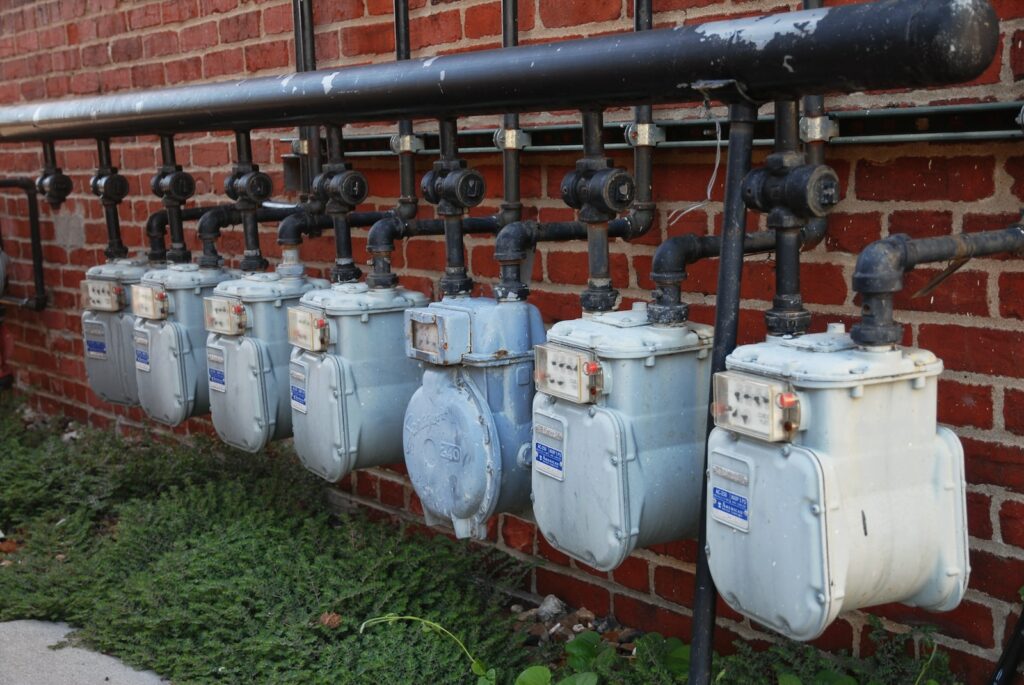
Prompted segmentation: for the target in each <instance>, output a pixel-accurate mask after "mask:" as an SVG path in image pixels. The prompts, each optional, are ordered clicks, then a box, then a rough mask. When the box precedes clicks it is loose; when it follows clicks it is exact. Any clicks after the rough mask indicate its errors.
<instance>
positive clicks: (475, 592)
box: [0, 397, 954, 685]
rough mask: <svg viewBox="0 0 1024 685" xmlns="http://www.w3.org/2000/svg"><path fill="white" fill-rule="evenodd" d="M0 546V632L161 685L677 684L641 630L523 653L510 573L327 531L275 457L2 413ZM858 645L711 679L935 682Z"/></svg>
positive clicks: (720, 666)
mask: <svg viewBox="0 0 1024 685" xmlns="http://www.w3.org/2000/svg"><path fill="white" fill-rule="evenodd" d="M0 530H2V531H3V532H4V533H5V534H6V536H7V539H6V540H5V541H4V544H3V545H2V546H0V621H2V620H13V619H26V618H32V619H42V620H58V621H67V622H68V623H70V624H72V625H74V626H75V627H76V628H78V630H77V632H76V633H74V634H73V635H72V637H71V641H72V642H74V643H77V644H81V645H83V646H86V647H90V648H93V649H97V650H100V651H103V652H106V653H109V654H113V655H115V656H117V657H119V658H121V659H123V660H124V661H126V662H128V663H130V664H132V665H133V666H137V667H140V668H148V669H153V670H155V671H156V672H158V673H160V674H161V675H163V676H165V677H168V678H170V679H171V680H173V682H175V683H232V684H234V683H275V684H277V683H284V684H288V683H304V684H305V683H331V684H336V683H340V684H345V683H360V684H364V683H372V684H375V685H376V684H381V685H405V684H408V685H435V684H437V685H442V684H445V683H471V684H474V683H475V684H478V685H496V684H497V683H508V684H515V685H554V684H558V685H606V684H607V685H655V684H673V683H685V682H686V672H687V669H688V664H689V648H688V646H686V645H685V644H683V643H682V642H681V641H679V640H678V639H676V638H665V637H663V636H661V635H659V634H657V633H648V634H647V635H644V636H643V637H641V638H640V639H639V640H638V641H637V643H636V650H635V652H634V653H633V654H632V655H629V656H624V655H622V654H619V653H617V652H616V650H615V648H614V647H612V646H611V645H609V644H607V643H605V642H603V641H602V640H601V638H600V636H599V635H597V634H596V633H583V634H581V635H578V636H577V637H576V638H575V639H573V640H572V641H570V642H569V643H567V644H565V645H555V644H546V645H545V646H544V647H541V648H530V647H526V646H525V645H524V636H523V635H519V634H516V633H515V631H514V628H513V615H512V614H511V613H510V612H509V611H508V609H507V604H508V595H507V590H508V589H509V588H511V587H516V586H519V585H520V584H521V581H522V578H523V574H524V573H525V571H526V569H525V568H524V567H523V566H522V565H521V564H518V563H517V562H515V561H513V560H512V559H510V558H509V557H507V556H505V555H503V554H500V553H496V552H488V551H486V550H482V549H479V548H475V547H473V546H471V545H466V544H457V543H453V542H451V541H450V540H448V539H446V538H444V537H433V538H431V537H427V536H423V535H421V534H410V533H408V532H405V531H402V530H401V529H400V528H399V527H397V526H396V525H394V523H393V522H390V521H389V522H376V521H372V520H369V519H367V518H365V517H361V516H345V517H339V516H336V515H333V514H332V513H331V512H330V511H329V510H328V508H327V506H326V501H325V498H324V487H323V484H322V482H321V481H319V480H318V479H317V478H315V477H314V476H311V475H309V474H307V473H306V472H305V470H303V469H302V468H301V466H299V465H298V464H297V463H295V461H294V459H293V458H292V455H291V454H290V452H288V451H287V449H281V450H278V451H270V452H267V453H263V454H257V455H252V454H245V453H241V452H237V451H234V450H230V449H228V448H225V447H224V446H222V445H219V444H216V443H214V442H213V441H209V440H192V441H191V442H190V444H188V445H182V444H177V443H166V442H160V441H153V440H143V439H137V438H136V439H129V438H122V437H117V436H115V435H114V434H113V431H92V430H85V429H82V428H78V427H75V426H72V425H69V424H68V423H67V422H66V421H63V420H61V419H45V418H43V417H39V416H33V415H32V414H31V412H28V413H26V412H24V411H23V408H22V407H20V406H19V405H17V403H15V402H14V401H12V400H11V399H10V398H9V397H8V398H2V399H0ZM12 543H13V544H12ZM872 639H873V640H874V641H875V642H876V649H875V651H874V655H873V656H871V657H869V658H865V659H853V658H851V657H848V656H844V655H829V654H824V653H822V652H820V651H818V650H815V649H813V648H810V647H807V646H804V645H799V644H796V643H780V644H778V645H775V646H773V647H771V648H770V649H768V650H767V651H761V652H755V651H754V650H752V649H751V648H750V647H748V646H746V645H742V644H740V645H739V646H738V647H739V651H738V653H737V654H735V655H732V656H729V657H723V658H720V659H717V660H716V662H715V673H716V681H715V682H716V683H723V684H725V683H735V684H743V685H746V684H751V683H778V684H779V685H810V684H821V685H851V684H854V685H855V684H857V683H861V684H863V685H868V684H870V685H876V684H877V685H886V684H889V683H893V684H899V685H906V684H908V683H910V684H913V685H933V684H936V683H941V684H942V685H946V684H948V683H953V682H954V679H953V677H952V676H951V675H950V673H949V668H948V661H947V659H946V656H945V654H943V653H942V652H941V651H939V650H937V649H934V645H933V643H932V642H931V641H930V638H929V636H928V635H927V634H925V635H905V636H899V635H892V634H889V633H886V631H884V630H882V629H881V627H880V625H876V626H875V627H874V629H873V632H872ZM911 639H917V640H919V641H920V653H921V655H922V657H921V658H915V657H913V656H911V655H910V652H909V651H908V642H909V640H911Z"/></svg>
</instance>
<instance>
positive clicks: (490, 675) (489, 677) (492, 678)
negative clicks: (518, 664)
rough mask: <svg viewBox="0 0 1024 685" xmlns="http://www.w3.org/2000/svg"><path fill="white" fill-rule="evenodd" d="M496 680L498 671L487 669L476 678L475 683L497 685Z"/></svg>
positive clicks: (477, 684)
mask: <svg viewBox="0 0 1024 685" xmlns="http://www.w3.org/2000/svg"><path fill="white" fill-rule="evenodd" d="M497 682H498V671H497V670H496V669H493V668H492V669H489V670H488V671H487V673H486V674H484V675H482V676H480V677H479V678H477V680H476V685H497Z"/></svg>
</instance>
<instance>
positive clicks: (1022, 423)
mask: <svg viewBox="0 0 1024 685" xmlns="http://www.w3.org/2000/svg"><path fill="white" fill-rule="evenodd" d="M1003 424H1004V425H1005V426H1006V430H1008V431H1011V432H1013V433H1017V434H1018V435H1024V391H1021V390H1012V389H1007V390H1005V391H1004V392H1003Z"/></svg>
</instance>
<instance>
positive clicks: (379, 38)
mask: <svg viewBox="0 0 1024 685" xmlns="http://www.w3.org/2000/svg"><path fill="white" fill-rule="evenodd" d="M394 51H395V32H394V27H393V26H392V25H391V24H390V23H386V24H368V25H366V26H358V27H356V26H352V27H346V28H343V29H342V30H341V53H342V54H343V55H346V56H348V57H354V56H357V55H380V54H383V53H388V52H394Z"/></svg>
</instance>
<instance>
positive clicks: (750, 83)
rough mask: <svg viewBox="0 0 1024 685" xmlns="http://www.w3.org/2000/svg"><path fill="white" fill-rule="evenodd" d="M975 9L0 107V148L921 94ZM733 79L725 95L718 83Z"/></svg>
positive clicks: (986, 45) (609, 40)
mask: <svg viewBox="0 0 1024 685" xmlns="http://www.w3.org/2000/svg"><path fill="white" fill-rule="evenodd" d="M998 37H999V27H998V17H997V16H996V14H995V11H994V10H993V9H992V7H991V5H990V4H989V3H988V2H987V1H986V0H882V1H881V2H876V3H869V4H861V5H844V6H839V7H832V8H827V9H819V10H803V11H797V12H790V13H786V14H775V15H770V16H766V17H752V18H751V17H745V18H740V19H731V20H727V21H718V22H710V23H707V24H696V25H688V26H680V27H677V28H675V29H661V30H656V31H643V32H639V33H630V34H619V35H612V36H601V37H597V38H587V39H581V40H571V41H561V42H556V43H546V44H537V45H529V46H520V47H515V48H502V49H497V50H483V51H477V52H470V53H460V54H453V55H443V56H439V57H431V58H428V59H421V60H417V61H414V62H409V63H401V62H400V63H391V64H372V65H365V66H359V67H351V68H347V69H338V70H336V71H315V72H308V73H300V74H293V75H289V76H281V77H264V78H256V79H248V80H245V81H238V82H229V83H218V84H199V85H189V86H186V87H176V88H166V89H161V90H149V91H138V92H132V93H122V94H112V95H105V96H98V97H89V98H83V99H76V100H67V101H61V102H51V103H42V104H40V103H35V104H25V105H17V106H11V107H5V108H2V109H0V141H14V140H39V139H47V138H48V139H54V138H77V137H95V136H98V135H107V136H114V135H132V134H136V133H140V132H152V131H158V132H169V131H180V130H214V129H229V128H235V129H237V128H246V127H252V126H266V125H268V124H270V123H272V124H273V125H275V126H277V125H281V124H283V123H317V122H322V121H329V120H337V119H340V120H343V121H361V120H379V119H382V118H390V117H394V118H409V117H416V116H429V117H432V118H445V117H451V116H467V115H473V114H488V113H502V112H515V111H536V110H545V109H546V110H551V109H570V108H572V109H583V108H594V107H602V106H607V105H612V104H614V105H624V104H654V103H659V102H682V101H687V100H703V99H705V97H706V95H708V94H710V95H711V96H713V97H715V98H717V99H720V100H723V101H738V100H741V99H744V98H750V99H752V100H754V101H758V102H761V101H767V100H772V99H783V98H792V97H798V96H801V95H804V94H819V93H828V92H856V91H861V90H871V89H878V88H897V87H910V86H914V87H916V86H931V85H942V84H946V83H959V82H963V81H968V80H970V79H972V78H974V77H975V76H977V75H978V74H980V73H981V72H982V71H983V70H984V69H985V68H986V67H987V66H988V65H989V64H990V63H991V61H992V59H993V57H994V56H995V51H996V47H997V44H998ZM723 81H735V82H736V84H737V85H736V86H730V85H729V84H727V83H726V84H723V83H722V82H723Z"/></svg>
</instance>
